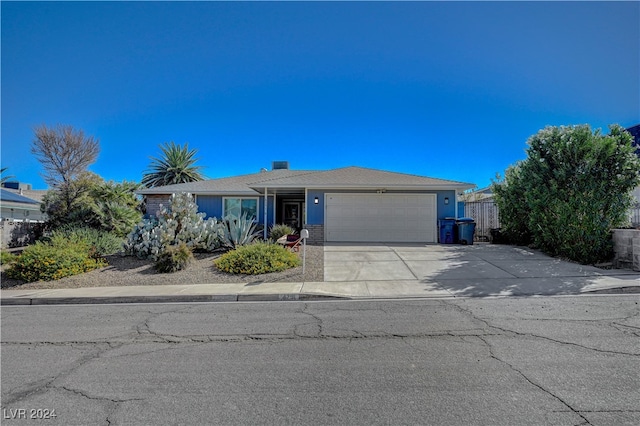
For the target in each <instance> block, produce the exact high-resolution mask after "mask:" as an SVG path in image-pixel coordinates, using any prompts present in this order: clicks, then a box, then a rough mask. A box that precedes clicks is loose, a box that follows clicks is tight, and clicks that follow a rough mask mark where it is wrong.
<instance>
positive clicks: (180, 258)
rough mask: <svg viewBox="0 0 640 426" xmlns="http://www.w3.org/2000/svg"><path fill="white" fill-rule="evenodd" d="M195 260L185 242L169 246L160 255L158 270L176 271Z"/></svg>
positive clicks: (165, 271) (163, 271)
mask: <svg viewBox="0 0 640 426" xmlns="http://www.w3.org/2000/svg"><path fill="white" fill-rule="evenodd" d="M192 260H193V254H192V253H191V249H190V248H189V247H187V245H186V244H185V243H180V244H179V245H173V246H168V247H167V248H166V249H164V251H163V252H162V253H161V254H160V256H158V260H157V261H156V263H155V266H156V270H157V271H158V272H161V273H167V272H176V271H180V270H182V269H185V268H186V267H187V266H189V263H191V261H192Z"/></svg>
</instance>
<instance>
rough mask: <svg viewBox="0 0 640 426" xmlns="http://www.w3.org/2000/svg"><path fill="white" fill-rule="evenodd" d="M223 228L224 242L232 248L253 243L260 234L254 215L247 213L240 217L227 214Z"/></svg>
mask: <svg viewBox="0 0 640 426" xmlns="http://www.w3.org/2000/svg"><path fill="white" fill-rule="evenodd" d="M222 229H223V230H224V234H223V240H222V243H223V245H224V246H226V247H228V248H232V249H233V248H236V247H240V246H244V245H247V244H250V243H252V242H253V241H254V240H255V239H256V238H257V237H258V235H259V232H258V231H256V223H255V222H254V221H253V217H251V216H249V215H247V214H246V213H244V214H243V215H242V216H240V217H235V216H227V217H226V218H225V220H224V226H223V228H222Z"/></svg>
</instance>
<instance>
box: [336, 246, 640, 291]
mask: <svg viewBox="0 0 640 426" xmlns="http://www.w3.org/2000/svg"><path fill="white" fill-rule="evenodd" d="M324 264H325V266H324V280H325V284H328V285H329V287H331V290H332V292H333V293H336V292H339V288H338V286H337V284H340V285H341V286H343V287H344V288H347V289H348V291H349V292H350V293H351V294H352V295H353V294H354V293H355V294H357V293H358V292H361V293H362V294H361V296H363V297H371V296H376V297H384V296H385V295H388V296H389V297H392V296H395V297H397V296H398V295H399V294H404V295H406V296H407V297H420V296H422V297H423V296H430V297H437V296H441V297H451V296H513V295H556V294H579V293H583V292H589V291H594V290H602V289H607V288H619V287H634V286H640V274H638V273H636V272H633V271H627V270H620V269H609V270H606V269H600V268H596V267H593V266H585V265H579V264H576V263H571V262H566V261H562V260H559V259H555V258H552V257H549V256H547V255H545V254H543V253H541V252H539V251H536V250H531V249H528V248H524V247H514V246H506V245H494V244H487V243H481V244H474V245H469V246H461V245H424V244H422V245H419V244H326V245H325V247H324ZM331 283H335V284H336V286H331V285H330V284H331Z"/></svg>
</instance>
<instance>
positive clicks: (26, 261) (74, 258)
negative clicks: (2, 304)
mask: <svg viewBox="0 0 640 426" xmlns="http://www.w3.org/2000/svg"><path fill="white" fill-rule="evenodd" d="M89 251H90V247H89V246H88V245H87V244H86V243H83V242H72V241H70V240H66V241H64V240H62V239H59V240H56V242H55V244H51V243H43V242H37V243H36V244H34V245H32V246H29V247H27V248H26V249H25V250H24V251H23V252H22V254H21V255H20V256H19V257H18V258H17V259H16V261H15V262H14V263H13V264H12V265H11V267H10V268H9V270H8V271H7V275H8V276H9V277H10V278H15V279H18V280H22V281H26V282H33V281H51V280H58V279H60V278H64V277H68V276H71V275H77V274H81V273H83V272H88V271H91V270H93V269H97V268H100V267H103V266H106V263H105V262H104V261H103V260H101V259H94V258H91V257H90V255H89Z"/></svg>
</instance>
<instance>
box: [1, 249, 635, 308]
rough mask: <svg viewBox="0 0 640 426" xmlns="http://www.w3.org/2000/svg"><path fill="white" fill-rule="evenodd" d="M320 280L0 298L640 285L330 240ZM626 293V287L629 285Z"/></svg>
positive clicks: (516, 262) (543, 259)
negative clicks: (331, 241)
mask: <svg viewBox="0 0 640 426" xmlns="http://www.w3.org/2000/svg"><path fill="white" fill-rule="evenodd" d="M324 250H325V253H324V254H325V261H324V263H325V270H324V279H325V282H304V281H301V282H297V283H259V284H256V283H249V282H247V283H240V284H185V285H162V286H152V285H151V286H148V285H145V286H124V287H96V288H78V289H53V290H2V292H1V296H2V300H1V302H2V304H3V305H15V304H26V305H28V304H34V305H35V304H55V303H58V304H60V303H133V302H205V301H250V300H256V301H258V300H302V299H313V298H322V297H338V298H350V299H365V298H417V297H419V298H442V297H449V298H450V297H495V296H530V295H545V296H550V295H568V294H581V293H588V292H593V291H599V292H603V291H608V290H611V289H619V288H625V289H631V291H630V292H633V290H638V291H640V273H638V272H634V271H628V270H620V269H610V270H606V269H599V268H595V267H592V266H584V265H579V264H575V263H571V262H565V261H561V260H558V259H554V258H551V257H549V256H546V255H544V254H542V253H540V252H538V251H535V250H530V249H527V248H522V247H512V246H503V245H492V244H476V245H471V246H458V245H426V246H425V245H401V244H398V245H393V244H392V245H389V244H366V245H365V244H330V245H326V246H325V247H324ZM627 291H629V290H627Z"/></svg>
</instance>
